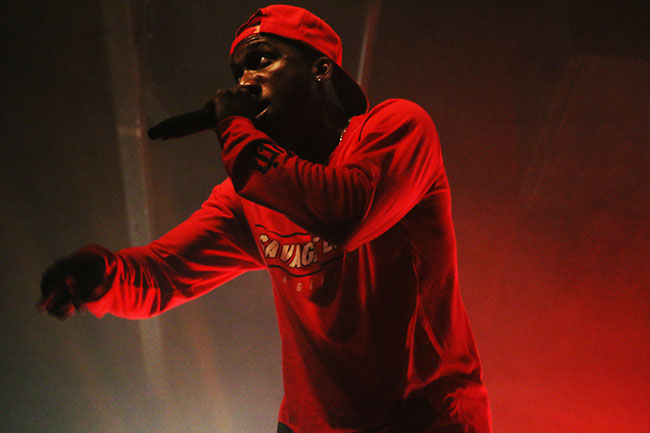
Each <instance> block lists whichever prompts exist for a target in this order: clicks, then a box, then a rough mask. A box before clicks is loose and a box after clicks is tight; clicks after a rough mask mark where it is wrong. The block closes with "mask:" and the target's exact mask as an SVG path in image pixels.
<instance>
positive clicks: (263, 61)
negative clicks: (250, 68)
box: [254, 56, 271, 69]
mask: <svg viewBox="0 0 650 433" xmlns="http://www.w3.org/2000/svg"><path fill="white" fill-rule="evenodd" d="M254 63H255V65H254V68H255V69H261V68H264V67H266V66H268V65H269V64H270V63H271V59H269V58H268V57H266V56H259V57H258V58H257V59H256V60H255V62H254Z"/></svg>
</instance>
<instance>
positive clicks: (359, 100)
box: [333, 62, 368, 117]
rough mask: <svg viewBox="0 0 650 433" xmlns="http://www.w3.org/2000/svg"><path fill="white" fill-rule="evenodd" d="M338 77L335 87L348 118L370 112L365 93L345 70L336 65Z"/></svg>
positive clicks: (335, 79)
mask: <svg viewBox="0 0 650 433" xmlns="http://www.w3.org/2000/svg"><path fill="white" fill-rule="evenodd" d="M333 64H334V66H335V68H334V70H335V71H336V75H335V77H334V86H335V88H336V93H337V94H338V95H339V99H340V100H341V103H342V104H343V107H344V108H345V111H346V113H347V114H348V116H350V117H352V116H358V115H359V114H364V113H365V112H366V111H367V110H368V98H367V97H366V94H365V92H364V91H363V89H362V88H361V86H359V84H357V82H356V81H355V80H354V78H352V77H351V76H350V75H349V74H348V73H347V72H345V70H344V69H343V68H341V67H340V66H339V65H337V64H336V63H334V62H333Z"/></svg>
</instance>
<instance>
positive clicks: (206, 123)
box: [147, 101, 217, 140]
mask: <svg viewBox="0 0 650 433" xmlns="http://www.w3.org/2000/svg"><path fill="white" fill-rule="evenodd" d="M215 126H217V119H216V116H215V113H214V103H213V102H212V101H210V102H208V104H207V105H206V106H205V107H203V108H202V109H200V110H197V111H192V112H190V113H185V114H180V115H178V116H174V117H170V118H169V119H167V120H163V121H162V122H160V123H159V124H157V125H156V126H154V127H152V128H149V132H148V133H147V135H148V136H149V138H150V139H152V140H155V139H157V138H162V139H163V140H167V139H168V138H180V137H184V136H186V135H190V134H194V133H196V132H200V131H205V130H207V129H214V127H215Z"/></svg>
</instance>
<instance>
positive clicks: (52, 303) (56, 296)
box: [36, 287, 79, 319]
mask: <svg viewBox="0 0 650 433" xmlns="http://www.w3.org/2000/svg"><path fill="white" fill-rule="evenodd" d="M36 308H37V309H38V311H39V312H40V313H41V314H50V315H52V316H54V317H57V318H59V319H67V318H69V317H71V316H73V315H74V314H75V313H76V312H77V311H79V308H78V306H77V302H76V301H75V300H74V298H73V297H72V296H71V295H70V293H69V291H68V289H67V287H60V288H57V289H50V290H49V295H48V296H43V297H42V298H41V300H40V301H39V302H38V303H37V304H36Z"/></svg>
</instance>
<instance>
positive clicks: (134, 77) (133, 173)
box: [102, 0, 167, 397]
mask: <svg viewBox="0 0 650 433" xmlns="http://www.w3.org/2000/svg"><path fill="white" fill-rule="evenodd" d="M102 11H103V15H104V30H105V34H106V44H107V49H108V60H109V66H110V75H111V85H112V95H113V106H114V112H115V123H116V126H117V139H118V147H119V155H120V162H121V167H122V180H123V186H124V195H125V201H126V212H127V222H128V232H129V241H130V243H131V245H144V244H146V243H148V242H149V241H150V240H151V227H150V220H149V213H148V199H147V185H146V166H147V164H146V159H145V155H144V149H143V139H144V136H145V134H144V133H143V123H144V122H143V107H142V104H143V96H142V81H141V74H140V56H139V52H138V46H137V40H136V35H135V31H134V26H133V24H134V13H133V10H132V4H131V0H102ZM139 329H140V340H141V343H142V354H143V364H144V368H145V375H146V378H147V381H148V386H149V388H150V391H151V392H152V394H153V396H154V397H155V396H158V397H164V396H165V394H166V389H167V383H166V379H165V376H164V369H163V362H162V360H163V358H162V351H161V347H162V346H161V333H160V323H159V320H158V319H157V318H153V319H149V320H142V321H140V322H139Z"/></svg>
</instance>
